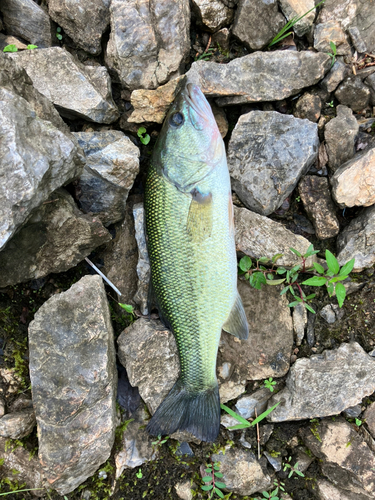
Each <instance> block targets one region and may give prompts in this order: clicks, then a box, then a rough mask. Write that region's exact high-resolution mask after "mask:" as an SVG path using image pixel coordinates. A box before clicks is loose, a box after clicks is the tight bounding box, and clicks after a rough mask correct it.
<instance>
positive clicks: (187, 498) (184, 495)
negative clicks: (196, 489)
mask: <svg viewBox="0 0 375 500" xmlns="http://www.w3.org/2000/svg"><path fill="white" fill-rule="evenodd" d="M174 488H175V490H176V493H177V496H178V497H179V498H181V499H182V500H193V498H194V496H193V492H192V490H191V485H190V481H185V482H184V483H182V482H181V483H177V484H176V485H175V487H174Z"/></svg>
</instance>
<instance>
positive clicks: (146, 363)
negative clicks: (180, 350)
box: [117, 318, 179, 414]
mask: <svg viewBox="0 0 375 500" xmlns="http://www.w3.org/2000/svg"><path fill="white" fill-rule="evenodd" d="M117 343H118V356H119V360H120V362H121V364H122V365H123V366H124V367H125V369H126V371H127V374H128V377H129V382H130V384H131V385H132V386H133V387H138V390H139V393H140V395H141V398H142V399H143V401H144V402H145V403H146V405H147V407H148V409H149V411H150V412H151V414H153V413H154V412H155V410H156V408H157V407H158V406H159V405H160V403H161V402H162V401H163V400H164V398H165V397H166V395H167V394H168V392H169V391H170V389H171V388H172V386H173V384H174V383H175V382H176V380H177V377H178V373H179V361H178V355H177V346H176V341H175V339H174V336H173V334H172V332H170V331H169V330H168V329H167V328H165V327H164V326H163V324H162V323H161V321H159V320H148V319H145V318H141V319H139V320H138V321H136V322H134V323H133V324H132V325H130V326H129V327H128V328H125V330H124V331H123V332H122V334H121V335H120V336H119V338H118V339H117Z"/></svg>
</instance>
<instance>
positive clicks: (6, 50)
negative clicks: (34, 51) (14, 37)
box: [3, 43, 18, 52]
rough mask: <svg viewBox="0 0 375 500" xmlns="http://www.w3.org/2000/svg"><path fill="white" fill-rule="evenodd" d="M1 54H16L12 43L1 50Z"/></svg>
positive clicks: (15, 48)
mask: <svg viewBox="0 0 375 500" xmlns="http://www.w3.org/2000/svg"><path fill="white" fill-rule="evenodd" d="M3 52H18V49H17V47H16V46H15V45H14V43H12V44H11V45H6V46H5V47H4V48H3Z"/></svg>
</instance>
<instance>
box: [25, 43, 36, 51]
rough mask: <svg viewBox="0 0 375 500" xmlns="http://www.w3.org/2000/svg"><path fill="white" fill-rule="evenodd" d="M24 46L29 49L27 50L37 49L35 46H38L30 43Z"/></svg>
mask: <svg viewBox="0 0 375 500" xmlns="http://www.w3.org/2000/svg"><path fill="white" fill-rule="evenodd" d="M26 48H27V49H29V50H33V49H37V48H38V46H37V45H32V44H30V45H28V46H27V47H26Z"/></svg>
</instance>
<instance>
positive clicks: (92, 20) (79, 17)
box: [48, 0, 110, 54]
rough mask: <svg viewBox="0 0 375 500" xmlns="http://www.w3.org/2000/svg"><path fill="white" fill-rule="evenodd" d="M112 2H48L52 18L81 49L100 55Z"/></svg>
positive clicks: (93, 0) (108, 0)
mask: <svg viewBox="0 0 375 500" xmlns="http://www.w3.org/2000/svg"><path fill="white" fill-rule="evenodd" d="M109 4H110V0H85V1H84V2H79V3H77V2H70V1H69V0H48V12H49V15H50V16H51V18H52V19H53V20H54V21H55V23H57V24H58V25H59V26H61V27H62V28H63V29H64V32H65V33H66V34H67V35H69V36H70V38H71V39H72V40H74V42H75V43H76V44H77V45H78V47H80V48H81V49H83V50H85V51H86V52H89V53H90V54H100V52H101V50H102V48H101V38H102V34H103V33H104V31H105V30H106V28H107V26H108V25H109Z"/></svg>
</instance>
